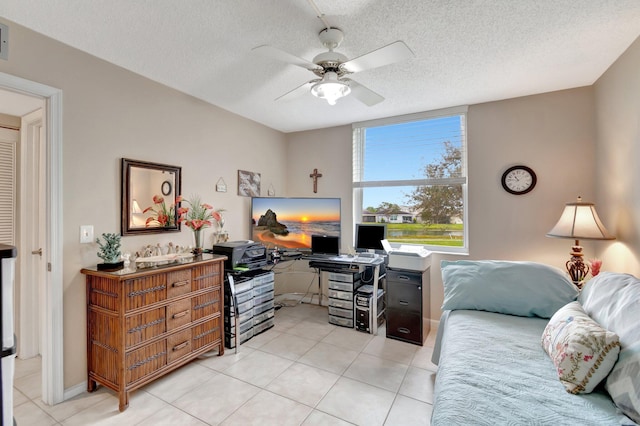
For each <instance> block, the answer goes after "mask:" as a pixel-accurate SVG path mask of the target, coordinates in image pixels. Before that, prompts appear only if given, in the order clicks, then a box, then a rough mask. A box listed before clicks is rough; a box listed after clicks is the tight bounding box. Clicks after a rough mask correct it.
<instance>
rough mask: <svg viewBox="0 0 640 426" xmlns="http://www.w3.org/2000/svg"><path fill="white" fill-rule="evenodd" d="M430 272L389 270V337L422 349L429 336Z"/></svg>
mask: <svg viewBox="0 0 640 426" xmlns="http://www.w3.org/2000/svg"><path fill="white" fill-rule="evenodd" d="M430 289H431V285H430V276H429V269H427V270H426V271H407V270H400V269H387V311H386V312H387V337H388V338H391V339H397V340H402V341H404V342H409V343H415V344H417V345H420V346H422V345H423V344H424V341H425V340H426V338H427V335H428V334H429V328H430V323H431V320H430V317H431V309H430V306H429V293H430Z"/></svg>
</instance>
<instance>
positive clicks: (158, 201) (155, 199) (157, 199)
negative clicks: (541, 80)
mask: <svg viewBox="0 0 640 426" xmlns="http://www.w3.org/2000/svg"><path fill="white" fill-rule="evenodd" d="M163 202H164V198H162V197H161V196H159V195H154V196H153V203H154V204H162V203H163Z"/></svg>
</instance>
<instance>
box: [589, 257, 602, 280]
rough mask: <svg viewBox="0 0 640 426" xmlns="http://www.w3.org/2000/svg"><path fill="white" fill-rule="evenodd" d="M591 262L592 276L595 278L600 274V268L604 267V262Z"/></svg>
mask: <svg viewBox="0 0 640 426" xmlns="http://www.w3.org/2000/svg"><path fill="white" fill-rule="evenodd" d="M589 262H590V263H591V276H593V277H595V276H596V275H598V274H599V273H600V267H602V260H600V259H591V260H590V261H589Z"/></svg>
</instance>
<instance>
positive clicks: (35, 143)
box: [18, 109, 46, 359]
mask: <svg viewBox="0 0 640 426" xmlns="http://www.w3.org/2000/svg"><path fill="white" fill-rule="evenodd" d="M42 115H43V114H42V109H39V110H37V111H35V112H32V113H30V114H27V115H25V116H24V117H22V125H21V138H20V154H21V167H20V187H21V190H20V235H21V239H20V240H21V248H20V253H21V255H22V259H21V263H20V284H19V287H18V288H19V291H20V321H19V323H20V330H19V339H18V357H19V358H21V359H28V358H32V357H34V356H37V355H40V354H41V338H42V333H41V330H42V327H41V324H42V318H41V316H40V313H41V312H42V302H43V295H44V294H46V292H45V287H44V285H45V278H46V261H45V259H46V256H45V253H44V250H45V238H44V237H45V235H46V216H45V212H46V199H45V194H46V180H45V177H46V168H45V166H46V157H45V155H46V146H45V136H44V125H43V117H42Z"/></svg>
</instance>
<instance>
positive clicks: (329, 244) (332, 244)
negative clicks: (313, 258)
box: [311, 235, 340, 256]
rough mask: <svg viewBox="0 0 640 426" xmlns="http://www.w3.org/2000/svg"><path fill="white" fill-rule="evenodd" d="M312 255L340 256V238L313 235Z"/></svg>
mask: <svg viewBox="0 0 640 426" xmlns="http://www.w3.org/2000/svg"><path fill="white" fill-rule="evenodd" d="M311 254H312V255H314V254H315V255H329V256H338V255H339V254H340V237H334V236H331V235H312V236H311Z"/></svg>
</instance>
